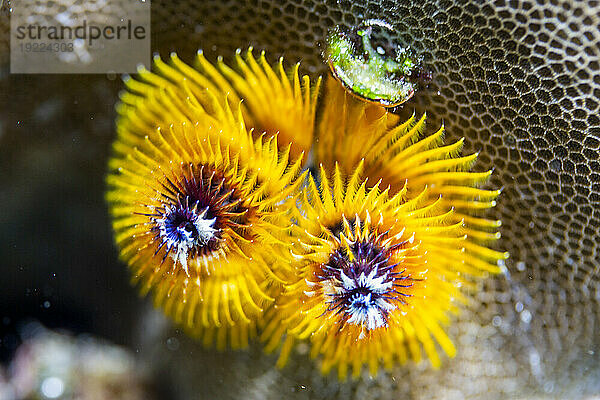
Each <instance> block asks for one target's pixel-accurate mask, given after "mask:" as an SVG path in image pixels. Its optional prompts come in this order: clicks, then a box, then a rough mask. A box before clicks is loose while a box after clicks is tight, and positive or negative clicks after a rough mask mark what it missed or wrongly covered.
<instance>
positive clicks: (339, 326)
mask: <svg viewBox="0 0 600 400" xmlns="http://www.w3.org/2000/svg"><path fill="white" fill-rule="evenodd" d="M334 170H335V173H334V174H333V175H329V174H328V173H327V172H326V170H325V168H324V167H321V170H320V175H319V177H320V184H317V183H316V182H315V180H314V179H312V178H310V179H309V185H308V187H307V188H306V189H305V191H304V197H303V199H302V202H301V203H302V206H301V210H302V211H300V212H298V215H297V216H296V218H297V221H298V225H297V229H296V232H295V233H296V242H295V244H294V252H295V257H296V261H295V263H294V266H295V270H296V277H297V278H296V282H294V283H292V284H290V285H287V286H286V288H285V291H284V293H283V294H282V295H281V296H280V297H279V299H278V300H277V302H276V304H275V306H274V307H273V308H272V309H271V310H270V311H269V313H268V317H267V321H268V322H267V323H266V325H265V328H264V331H263V333H262V339H263V340H264V341H266V342H267V347H266V348H267V351H271V350H273V349H275V348H276V347H277V346H278V345H279V343H280V340H281V339H282V337H285V342H284V344H283V349H282V353H281V356H280V360H279V364H280V365H283V364H285V362H286V359H287V357H288V354H289V352H290V350H291V348H292V346H293V344H294V342H295V341H296V340H299V339H308V340H309V341H310V343H311V355H312V356H313V357H317V356H320V358H321V362H322V364H321V369H322V371H323V373H328V372H329V370H330V369H331V368H332V367H337V368H338V374H339V377H340V379H344V378H345V377H346V375H347V371H348V369H349V368H351V369H352V371H353V375H354V376H357V375H358V374H359V373H360V371H361V368H362V366H363V365H368V366H369V368H370V371H371V373H373V374H375V373H376V372H377V370H378V367H379V365H380V364H383V365H384V366H385V367H386V368H391V367H392V365H394V363H396V362H401V363H402V362H405V361H406V360H407V359H409V358H410V359H413V360H415V361H418V360H420V359H421V357H422V356H421V350H422V349H423V350H424V351H425V353H426V354H427V357H428V358H429V360H430V361H431V363H432V365H433V366H434V367H439V366H440V358H439V355H438V351H437V348H436V344H435V343H436V342H437V344H438V345H439V346H440V347H441V348H442V349H443V351H444V352H445V353H446V354H448V355H450V356H453V355H454V354H455V348H454V345H453V344H452V341H451V340H450V339H449V338H448V336H447V335H446V333H445V332H444V326H445V325H447V324H448V322H449V317H450V315H451V314H452V313H455V312H457V311H458V307H457V306H458V304H456V303H461V302H464V301H465V299H464V297H463V295H462V292H461V287H462V286H465V285H469V284H470V282H471V281H470V279H469V276H470V275H473V274H480V272H482V271H494V272H495V271H497V270H498V266H497V265H496V263H495V262H492V261H486V260H482V259H479V258H478V257H477V256H475V255H473V254H471V253H466V252H464V251H463V248H464V247H465V245H466V243H467V242H468V238H467V235H466V234H465V229H464V227H463V224H462V222H458V223H457V222H455V221H454V218H453V213H454V211H453V210H451V209H448V208H447V207H446V206H445V204H444V203H443V201H442V200H441V198H440V197H435V196H432V195H431V194H430V189H428V188H423V189H422V191H421V192H420V193H416V194H415V195H412V196H411V195H409V192H408V187H407V186H405V187H403V188H402V189H400V190H398V191H395V193H394V194H391V190H390V188H385V189H383V190H382V188H381V186H380V184H381V182H378V183H375V184H374V185H373V186H372V187H370V185H369V184H368V182H367V181H366V180H363V179H362V178H361V177H360V176H361V173H362V171H361V170H362V163H360V164H359V165H358V166H357V169H356V170H355V171H354V172H353V173H352V175H350V176H349V177H347V178H345V175H344V174H343V173H341V169H340V168H339V167H337V166H336V167H334Z"/></svg>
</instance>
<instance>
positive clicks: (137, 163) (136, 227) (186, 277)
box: [107, 74, 303, 348]
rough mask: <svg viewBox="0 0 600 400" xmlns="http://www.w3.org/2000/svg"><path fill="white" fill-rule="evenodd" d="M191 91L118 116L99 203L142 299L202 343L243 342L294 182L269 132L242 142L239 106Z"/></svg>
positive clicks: (261, 304) (272, 278)
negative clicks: (103, 202) (146, 296)
mask: <svg viewBox="0 0 600 400" xmlns="http://www.w3.org/2000/svg"><path fill="white" fill-rule="evenodd" d="M144 78H147V79H150V80H151V79H154V78H157V76H155V75H152V76H149V75H148V74H145V76H144ZM180 83H181V82H180ZM182 85H183V86H184V87H183V88H181V90H182V91H185V90H187V88H186V87H185V83H182ZM132 86H135V84H134V83H133V82H130V85H129V87H130V88H131V87H132ZM203 95H204V96H205V99H210V103H207V104H205V105H202V103H201V101H200V99H198V98H197V97H196V96H195V95H194V94H193V93H191V92H187V97H186V98H185V99H183V100H182V99H181V98H180V97H179V96H178V95H177V93H176V92H175V91H174V89H173V88H172V87H170V86H168V87H167V88H160V89H156V90H155V91H152V92H151V93H150V92H149V93H148V96H147V97H144V98H138V99H137V100H136V101H135V104H131V103H130V104H129V105H127V106H122V107H121V108H120V109H119V111H120V113H121V116H120V119H119V122H118V128H117V131H118V137H117V140H116V141H115V143H114V145H113V150H114V156H113V158H112V159H111V160H110V162H109V175H108V178H107V181H108V185H109V189H108V193H107V199H108V202H109V206H110V211H111V213H112V215H113V228H114V231H115V237H116V241H117V244H118V246H119V248H120V250H121V253H120V254H121V258H122V259H123V260H124V261H125V262H127V263H128V265H129V266H130V268H131V270H132V272H133V274H134V280H135V281H137V282H139V285H140V286H141V288H142V293H146V292H152V294H153V295H154V299H155V304H156V305H157V306H160V307H162V308H164V310H165V312H166V313H167V314H168V315H170V316H171V317H173V318H174V319H175V320H176V321H177V322H179V323H181V324H183V325H184V327H185V328H186V329H187V330H188V331H190V332H191V333H192V334H199V335H202V336H203V338H204V341H205V343H206V344H207V345H210V344H211V343H212V341H213V339H215V340H216V341H217V345H218V346H219V347H220V348H222V347H224V346H225V345H226V344H227V343H230V344H231V345H232V346H233V347H243V346H245V345H246V344H247V342H248V337H249V336H250V335H251V334H252V333H253V332H254V326H255V322H256V320H257V319H258V318H260V316H261V314H262V312H263V310H264V309H265V307H266V306H267V305H268V304H269V303H270V302H272V301H273V296H274V295H275V294H276V293H277V292H278V291H279V289H280V285H281V283H282V282H284V277H285V274H286V272H285V269H286V268H287V265H288V264H289V262H287V261H286V260H285V259H282V257H285V255H286V254H289V252H285V251H281V249H279V247H285V246H287V244H286V243H284V242H282V240H281V239H282V238H285V237H287V233H286V232H287V231H288V230H289V226H290V220H289V214H290V208H291V207H293V206H294V204H293V202H291V201H290V198H291V197H292V196H293V195H294V193H295V192H296V191H297V190H298V187H299V185H300V184H301V183H302V182H303V177H302V176H301V175H300V174H299V170H300V160H299V159H298V160H297V161H296V162H292V161H291V160H290V157H289V146H288V147H287V149H284V150H283V151H282V150H280V149H279V148H278V146H277V136H276V135H275V136H271V137H270V138H267V137H266V136H264V135H262V136H258V137H257V139H253V137H252V134H251V132H249V131H248V130H247V129H246V127H245V124H244V120H243V117H242V112H241V110H240V109H239V108H238V109H237V111H236V112H235V113H234V112H232V111H231V109H230V107H229V104H228V102H227V101H225V98H224V97H223V96H221V95H219V94H217V95H212V94H211V93H209V91H208V90H206V91H205V92H204V94H203ZM124 97H125V98H127V97H128V96H124ZM177 102H179V104H181V102H184V103H185V106H184V107H181V108H178V107H177V106H176V104H177ZM160 104H163V105H165V107H163V108H162V110H160V112H161V114H160V117H159V118H157V119H156V120H154V121H160V123H159V124H156V123H155V122H154V123H153V122H152V121H153V120H152V118H153V117H156V113H157V112H158V110H159V109H160V106H159V105H160ZM208 106H210V107H211V108H210V113H209V112H208V111H207V107H208ZM182 110H183V111H185V113H186V116H185V118H184V117H183V116H182V114H181V113H180V111H182ZM178 112H179V113H178ZM153 125H158V126H156V127H154V128H151V126H153Z"/></svg>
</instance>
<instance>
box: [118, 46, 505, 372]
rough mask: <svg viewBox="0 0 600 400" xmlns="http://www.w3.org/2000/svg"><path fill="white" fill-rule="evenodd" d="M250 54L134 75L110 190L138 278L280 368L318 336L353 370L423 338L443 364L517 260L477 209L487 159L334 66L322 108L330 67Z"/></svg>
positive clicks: (200, 331) (327, 363) (399, 353)
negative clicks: (255, 346)
mask: <svg viewBox="0 0 600 400" xmlns="http://www.w3.org/2000/svg"><path fill="white" fill-rule="evenodd" d="M236 60H237V68H235V69H233V68H230V67H228V66H227V65H225V64H224V63H223V62H222V61H219V62H218V65H217V66H216V67H215V66H214V65H212V64H211V63H209V62H208V61H207V60H206V59H205V58H204V56H203V55H202V53H199V54H198V57H197V58H196V64H195V65H194V66H193V67H192V66H189V65H186V64H185V63H183V62H182V61H181V60H179V58H177V56H176V55H172V56H171V59H170V62H169V63H165V62H163V61H161V60H160V59H159V58H155V61H154V70H155V72H154V73H151V72H149V71H146V70H141V71H140V73H139V75H138V76H137V77H136V78H135V79H133V78H128V79H126V86H127V89H128V90H127V92H125V93H124V94H123V95H122V98H121V103H120V105H119V107H118V112H119V120H118V123H117V139H116V141H115V143H114V146H113V149H114V155H113V157H112V159H111V160H110V163H109V175H108V184H109V189H108V194H107V198H108V201H109V204H110V210H111V213H112V215H113V227H114V230H115V236H116V241H117V243H118V245H119V247H120V249H121V258H122V259H123V260H124V261H125V262H127V263H128V265H129V267H130V268H131V270H132V272H133V276H134V280H136V281H138V282H139V285H140V286H141V289H142V292H143V293H146V292H152V294H153V296H154V299H155V304H156V306H157V307H162V308H163V309H164V311H165V312H166V314H168V315H169V316H171V317H172V318H173V319H174V320H175V321H177V322H178V323H180V324H181V325H182V326H183V327H185V329H186V330H187V331H188V332H190V334H192V335H198V336H199V337H201V338H202V340H203V342H204V343H205V345H207V346H210V345H213V344H214V343H215V341H216V344H217V347H219V348H224V347H226V346H228V345H229V346H231V347H234V348H239V347H245V346H246V345H247V344H248V342H249V340H250V339H251V338H252V337H255V335H259V337H260V339H261V341H263V342H264V343H265V350H266V351H273V350H275V349H277V348H281V352H280V358H279V362H278V365H280V366H283V365H284V364H285V363H286V360H287V358H288V356H289V354H290V351H291V350H292V349H293V346H294V345H295V344H296V343H298V342H299V341H308V342H309V344H310V346H311V355H312V356H313V357H315V358H318V359H319V360H320V361H321V370H322V372H323V373H328V372H329V371H330V370H331V369H332V368H334V367H336V368H337V370H338V375H339V377H340V379H345V377H346V375H347V373H348V370H349V369H351V370H352V372H353V375H354V376H357V375H358V374H359V373H360V371H361V369H362V367H363V366H365V365H368V366H369V369H370V372H371V373H373V374H375V373H376V372H377V370H378V368H379V367H380V365H381V364H383V366H384V367H385V368H391V367H392V366H393V365H394V364H395V363H396V362H400V363H403V362H405V361H407V360H408V359H413V360H414V361H419V360H420V359H421V352H422V351H423V350H424V351H425V353H426V355H427V357H428V358H429V360H430V362H431V364H432V365H433V366H434V367H439V365H440V364H441V361H440V358H439V355H438V351H437V347H438V346H439V347H441V349H442V350H443V351H444V352H445V353H446V354H448V355H449V356H453V355H454V354H455V348H454V345H453V343H452V341H451V339H450V338H449V337H448V336H447V335H446V333H445V331H444V328H445V326H447V325H448V324H449V322H450V320H451V317H452V314H453V313H456V312H458V310H459V309H460V305H461V304H462V303H464V302H466V301H467V300H468V298H467V296H466V292H465V289H469V288H470V287H473V286H474V285H475V284H476V282H477V279H478V278H481V277H484V276H485V275H486V274H487V273H497V272H499V270H500V269H499V266H498V264H499V263H498V261H499V260H502V259H504V258H505V257H506V256H507V255H506V254H505V253H501V252H497V251H494V250H491V249H490V248H488V247H487V244H488V243H489V242H490V241H493V240H495V239H497V238H498V237H499V235H498V234H497V233H496V230H497V228H498V226H499V222H498V221H491V220H488V219H485V218H483V217H481V216H480V213H481V212H482V211H484V210H485V209H488V208H490V207H493V206H494V204H495V203H494V199H495V198H496V197H497V196H498V194H499V191H494V190H484V189H480V188H478V186H479V185H480V184H481V183H483V182H485V181H486V179H487V178H488V177H489V175H490V173H489V172H485V173H474V172H470V168H471V165H472V164H473V162H474V161H475V158H476V155H471V156H465V157H461V156H459V153H460V150H461V145H462V141H459V142H457V143H454V144H450V145H446V146H444V145H443V144H442V134H443V129H440V130H439V131H438V132H436V133H434V134H432V135H430V136H427V137H421V134H422V131H423V128H424V123H425V117H424V116H423V117H422V118H420V119H418V120H417V119H415V118H414V117H413V118H410V119H409V120H408V121H405V122H403V123H402V122H401V121H399V118H398V117H397V116H396V115H394V114H391V113H389V112H388V111H387V110H386V109H385V108H383V107H382V106H381V105H380V104H373V103H367V102H364V101H361V100H360V99H357V98H356V97H355V96H353V95H351V94H348V93H347V92H346V91H345V90H344V88H343V87H342V85H341V84H340V83H339V82H337V81H336V80H335V79H333V78H330V79H329V80H328V82H327V89H326V91H325V92H324V93H323V94H322V97H321V99H319V102H320V104H321V105H322V111H321V116H320V118H319V121H318V122H315V113H316V105H317V96H318V95H319V86H320V81H319V80H317V81H316V82H310V79H309V78H308V77H306V76H305V77H303V78H302V80H300V78H299V73H298V65H296V66H295V67H294V68H292V69H291V70H290V71H288V73H286V72H285V71H284V68H283V61H282V60H279V62H278V63H277V64H275V66H274V67H272V66H271V65H269V63H268V62H267V61H266V59H265V56H264V54H261V55H260V57H259V58H258V60H257V59H255V57H254V56H253V54H252V50H251V49H250V50H249V51H248V53H247V54H246V55H245V57H242V56H241V55H240V54H239V53H238V54H237V55H236ZM313 133H314V135H313ZM313 136H316V137H315V138H314V137H313ZM311 149H312V151H313V153H314V158H315V160H316V162H317V164H316V165H318V173H317V174H316V175H315V176H311V175H309V174H308V170H307V168H308V167H310V165H309V161H308V157H306V155H307V153H308V152H309V151H311ZM303 169H304V172H303ZM282 343H283V344H282ZM436 343H437V344H436Z"/></svg>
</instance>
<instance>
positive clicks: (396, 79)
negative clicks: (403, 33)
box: [325, 19, 423, 107]
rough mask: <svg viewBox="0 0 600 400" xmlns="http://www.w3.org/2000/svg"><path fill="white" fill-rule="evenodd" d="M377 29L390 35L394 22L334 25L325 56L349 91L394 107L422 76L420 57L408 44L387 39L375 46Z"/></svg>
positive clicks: (409, 96)
mask: <svg viewBox="0 0 600 400" xmlns="http://www.w3.org/2000/svg"><path fill="white" fill-rule="evenodd" d="M375 30H378V31H382V34H381V35H379V36H382V37H385V36H387V37H388V39H389V37H390V36H393V34H394V30H393V28H392V26H391V25H390V24H388V23H386V22H384V21H381V20H377V19H370V20H366V21H363V22H362V23H361V24H360V25H358V26H356V27H354V28H352V29H350V30H348V29H346V28H343V27H341V26H336V27H335V28H333V29H332V30H331V31H330V32H329V34H328V36H327V39H326V43H327V50H326V53H325V58H326V61H327V63H328V64H329V67H330V69H331V72H332V74H333V76H334V77H335V78H336V79H337V80H338V81H339V82H341V84H342V85H343V86H344V88H346V89H347V90H348V92H349V93H351V94H353V95H354V96H357V97H359V98H361V99H363V100H367V101H369V102H373V103H377V104H379V105H382V106H384V107H395V106H398V105H400V104H402V103H404V102H406V101H407V100H408V99H410V98H411V97H412V96H413V95H414V93H415V90H417V83H418V80H419V79H420V78H422V77H423V74H422V73H421V72H420V71H421V66H420V59H419V58H418V57H417V56H416V54H415V52H414V51H413V50H411V49H410V48H408V47H402V46H400V45H398V44H394V43H392V42H391V41H390V40H386V41H385V43H383V42H382V43H381V44H380V45H377V47H374V44H373V41H374V40H375Z"/></svg>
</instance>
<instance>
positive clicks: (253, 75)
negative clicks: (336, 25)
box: [119, 48, 320, 158]
mask: <svg viewBox="0 0 600 400" xmlns="http://www.w3.org/2000/svg"><path fill="white" fill-rule="evenodd" d="M236 63H237V68H235V69H234V68H230V67H229V66H227V65H226V64H225V63H224V62H223V61H222V60H221V59H219V61H218V66H214V65H213V64H211V63H210V62H208V61H207V60H206V58H205V57H204V55H203V53H202V52H201V51H199V52H198V54H197V57H196V60H195V63H194V66H190V65H187V64H185V63H184V62H183V61H181V60H180V59H179V58H178V57H177V55H176V54H175V53H173V54H171V57H170V60H169V63H165V62H163V61H162V60H161V59H160V58H159V57H155V59H154V73H151V72H149V71H147V70H145V69H140V71H139V74H138V75H137V78H136V79H127V80H126V86H127V89H128V92H126V93H124V94H123V95H122V103H121V106H120V108H119V112H120V114H128V113H130V112H133V113H136V112H138V110H139V109H140V108H139V107H138V105H137V104H138V103H139V102H140V101H141V102H145V103H146V108H144V109H143V111H144V114H143V115H138V116H137V118H130V121H129V122H128V124H131V125H133V126H134V127H135V128H136V129H140V128H142V129H143V130H153V129H154V128H155V127H156V126H160V125H161V124H163V123H167V124H168V123H172V122H175V121H173V120H174V119H176V120H178V121H191V122H197V115H196V113H194V110H193V109H194V108H195V107H196V106H201V107H202V108H203V109H204V110H205V111H206V113H207V114H208V115H209V116H210V119H211V120H212V119H215V120H220V119H222V118H223V116H222V115H221V112H222V108H221V107H220V106H216V105H215V102H216V103H217V104H221V103H222V102H223V101H224V100H225V99H227V101H228V103H229V105H230V106H231V107H232V108H236V107H238V104H239V102H240V100H242V113H243V116H244V123H245V124H246V126H247V127H248V129H249V130H254V134H255V137H256V135H260V134H263V133H266V134H267V135H268V136H269V137H271V136H273V135H275V134H277V135H278V137H279V139H278V142H279V144H280V146H281V147H282V148H285V147H286V146H288V145H289V146H290V147H291V155H292V157H293V158H297V157H298V156H300V155H301V154H302V153H304V152H305V153H308V150H310V148H311V145H312V141H313V130H314V119H315V111H316V103H317V96H318V93H319V87H320V78H319V79H317V80H316V83H315V84H314V85H313V86H311V83H310V79H309V77H308V76H303V77H302V79H300V76H299V64H296V65H295V66H294V67H293V68H292V69H291V70H290V71H289V72H286V71H285V70H284V67H283V59H282V58H280V59H279V61H278V63H277V64H276V65H275V66H274V68H273V67H271V66H270V65H269V63H268V62H267V61H266V58H265V54H264V52H262V53H261V54H260V57H259V58H258V60H257V59H256V58H255V57H254V56H253V54H252V48H250V49H248V51H247V53H246V55H245V57H242V56H241V52H240V51H238V52H237V53H236ZM288 75H289V76H288ZM190 96H191V97H193V98H194V100H195V101H196V102H197V103H196V104H194V103H190V101H189V97H190ZM124 128H129V126H126V127H124Z"/></svg>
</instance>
